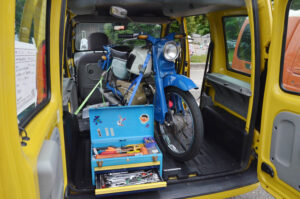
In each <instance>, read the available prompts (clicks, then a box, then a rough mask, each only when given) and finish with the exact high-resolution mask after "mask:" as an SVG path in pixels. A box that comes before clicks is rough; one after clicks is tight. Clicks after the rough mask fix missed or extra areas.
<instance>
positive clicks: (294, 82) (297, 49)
mask: <svg viewBox="0 0 300 199" xmlns="http://www.w3.org/2000/svg"><path fill="white" fill-rule="evenodd" d="M286 21H287V23H288V24H287V29H286V38H285V50H284V52H283V53H284V56H283V58H284V60H283V70H282V78H281V81H282V87H283V88H284V89H285V90H288V91H292V92H297V93H300V0H293V1H292V2H291V4H290V7H289V12H288V19H287V20H286Z"/></svg>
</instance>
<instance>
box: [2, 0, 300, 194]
mask: <svg viewBox="0 0 300 199" xmlns="http://www.w3.org/2000/svg"><path fill="white" fill-rule="evenodd" d="M111 6H119V7H122V8H125V9H126V10H127V11H128V16H130V18H131V19H132V20H126V19H125V20H124V19H123V20H121V19H117V18H114V17H112V16H111V15H110V14H109V9H110V7H111ZM299 9H300V0H280V1H279V0H276V1H269V0H257V1H255V0H245V1H243V0H233V1H223V0H210V1H206V0H189V1H182V0H173V1H170V0H164V1H161V0H157V1H153V0H139V1H137V0H123V1H118V0H110V1H104V0H95V1H88V0H68V1H66V0H3V1H2V2H1V6H0V17H1V19H2V20H1V23H0V26H1V27H0V44H1V49H0V52H1V56H0V63H1V67H0V99H1V100H0V135H1V144H0V161H1V164H0V172H1V174H0V198H3V199H17V198H26V199H35V198H53V199H58V198H70V199H72V198H94V197H95V187H94V186H93V185H92V179H91V166H90V153H91V151H90V137H89V126H88V121H87V119H84V118H82V115H83V113H82V112H80V113H79V114H77V115H76V114H74V113H75V111H76V110H77V109H78V107H79V104H81V102H82V101H83V100H84V99H85V98H86V95H87V93H89V91H90V90H91V85H93V81H94V80H95V79H93V77H91V74H94V71H93V70H86V68H87V67H86V65H87V64H95V63H96V64H97V62H98V60H99V59H100V58H101V56H102V53H103V52H102V50H101V49H98V48H91V46H95V44H97V42H102V41H99V40H94V39H92V38H90V37H89V36H90V35H91V34H92V33H95V32H102V33H105V34H106V35H107V37H108V38H109V40H110V42H117V39H116V38H115V37H114V34H113V33H114V32H113V31H114V30H115V29H114V28H112V29H106V30H109V31H106V32H105V31H104V27H112V26H113V27H115V26H119V28H122V27H123V26H125V27H126V26H127V27H130V24H131V23H133V24H139V25H140V27H141V29H143V31H146V29H148V31H156V33H157V34H158V35H159V36H161V37H163V36H165V35H166V34H167V33H169V32H170V31H172V27H174V26H173V25H172V24H173V23H177V24H178V27H179V29H178V31H179V32H180V33H182V34H185V35H188V33H187V24H186V23H187V20H186V17H188V16H194V15H205V16H206V17H207V19H208V21H209V24H210V35H211V41H212V42H211V44H210V46H209V50H208V55H207V57H208V58H207V62H206V67H205V75H204V82H203V88H202V91H201V98H200V100H199V101H198V102H199V108H200V110H201V112H202V115H203V120H204V128H205V129H204V130H205V131H204V142H203V144H202V145H201V148H200V151H199V153H198V154H197V156H196V157H195V158H194V159H192V160H189V161H187V162H184V163H182V162H178V161H176V160H174V159H172V158H171V157H168V156H167V155H165V156H164V162H163V165H164V167H163V179H164V180H165V181H166V182H167V187H166V188H165V189H163V190H159V191H152V192H143V193H139V192H134V193H131V194H129V195H125V196H117V198H145V199H146V198H192V197H197V198H227V197H232V196H236V195H240V194H243V193H246V192H249V191H252V190H254V189H256V188H257V187H258V186H259V183H260V184H261V185H262V187H263V188H264V189H265V190H266V191H267V192H269V193H271V194H272V195H273V196H275V197H276V198H300V166H299V165H300V103H299V101H300V97H299V92H298V91H299V85H298V84H297V83H298V82H299V81H298V80H299V78H300V75H299V73H297V67H293V66H291V64H297V61H293V60H288V59H285V55H286V53H291V52H293V50H292V49H289V50H288V51H286V46H298V45H289V42H299V38H300V36H296V37H290V36H287V35H289V34H293V32H290V31H289V30H290V29H289V28H288V27H289V26H293V27H294V28H293V29H294V30H296V29H297V28H298V27H300V26H299V24H290V20H288V19H289V17H292V16H295V15H297V11H299ZM245 20H248V21H249V25H248V27H247V26H246V27H245V26H243V23H244V21H245ZM294 21H296V20H294ZM291 23H292V22H291ZM241 28H243V29H244V30H243V31H244V33H245V32H247V31H248V32H247V34H243V36H241V38H239V45H238V48H237V52H236V53H234V49H235V47H236V41H237V40H238V38H237V37H238V35H239V33H240V31H241ZM103 31H104V32H103ZM294 32H295V31H294ZM244 35H245V36H244ZM286 38H293V40H287V39H286ZM179 41H180V42H181V49H182V51H181V56H180V57H179V58H178V59H177V61H176V64H177V69H178V72H179V73H181V74H185V75H187V76H189V75H190V58H189V52H188V51H189V49H188V37H187V36H186V37H184V38H182V39H179ZM295 52H298V51H297V49H295ZM234 54H236V56H237V57H238V58H239V59H240V60H245V61H247V62H243V63H246V65H247V66H246V67H247V69H248V71H247V72H245V71H244V70H238V69H239V68H243V67H237V66H234V67H233V66H232V61H233V56H234ZM289 58H291V59H295V60H297V58H298V55H297V54H295V55H294V56H290V55H289ZM290 68H294V69H295V68H296V69H295V70H294V72H293V79H292V80H291V82H289V85H292V87H289V86H286V85H287V84H285V82H284V81H285V80H284V78H283V77H285V75H286V74H285V73H291V71H290ZM249 71H250V72H249ZM85 72H86V73H85ZM82 77H84V78H82ZM199 78H201V77H199ZM90 84H91V85H90ZM295 87H296V89H295ZM297 88H298V89H297ZM97 102H99V96H97V93H95V94H94V96H92V97H91V98H90V100H89V101H88V104H89V105H93V104H95V103H97ZM159 139H160V138H159V136H157V137H156V140H157V142H159ZM128 189H129V188H128ZM127 191H130V190H127Z"/></svg>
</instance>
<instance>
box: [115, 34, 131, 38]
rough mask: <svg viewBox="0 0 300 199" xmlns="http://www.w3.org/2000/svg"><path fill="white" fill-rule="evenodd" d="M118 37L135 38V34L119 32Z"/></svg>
mask: <svg viewBox="0 0 300 199" xmlns="http://www.w3.org/2000/svg"><path fill="white" fill-rule="evenodd" d="M118 38H120V39H121V38H123V39H131V38H134V36H133V34H118Z"/></svg>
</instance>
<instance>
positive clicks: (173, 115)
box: [102, 33, 203, 161]
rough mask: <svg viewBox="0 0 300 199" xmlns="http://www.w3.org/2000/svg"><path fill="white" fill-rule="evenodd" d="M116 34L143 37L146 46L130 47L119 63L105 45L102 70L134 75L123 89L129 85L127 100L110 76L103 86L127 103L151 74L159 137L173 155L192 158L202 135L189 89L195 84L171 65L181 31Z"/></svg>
mask: <svg viewBox="0 0 300 199" xmlns="http://www.w3.org/2000/svg"><path fill="white" fill-rule="evenodd" d="M118 36H119V38H123V39H144V40H146V41H147V47H143V48H141V47H137V48H134V49H133V50H132V51H131V53H130V55H129V56H128V57H127V58H126V60H125V62H124V63H123V64H122V61H120V60H122V59H119V57H118V56H114V55H112V54H114V53H112V48H111V47H109V46H106V47H105V49H106V50H107V55H106V58H105V60H103V62H102V68H103V69H104V70H111V73H112V74H113V76H114V78H117V79H126V80H128V79H129V76H130V75H132V74H133V75H134V76H135V78H134V79H133V80H132V81H131V85H130V86H129V88H128V89H127V91H129V90H130V89H131V88H133V92H132V94H131V97H130V99H129V101H126V99H125V98H124V95H122V93H121V92H120V91H119V90H118V88H117V87H116V86H112V85H111V84H110V83H111V82H110V78H108V81H106V84H105V85H106V89H109V90H111V92H113V94H114V95H115V96H116V97H117V99H120V100H122V101H123V105H131V104H132V101H133V99H134V97H135V93H136V91H137V89H138V87H139V86H140V83H141V81H142V80H143V78H144V77H145V76H148V77H149V76H151V75H152V77H153V79H154V83H155V85H154V86H155V92H154V98H153V104H154V114H155V121H156V126H157V131H158V135H159V137H160V138H161V139H160V140H161V141H162V143H163V145H164V148H165V149H166V151H167V152H168V153H169V154H170V155H171V156H173V157H174V158H175V159H177V160H180V161H186V160H189V159H191V158H193V157H194V156H195V155H196V154H197V153H198V151H199V147H200V145H201V141H202V139H203V121H202V115H201V112H200V109H199V107H198V105H197V103H196V101H195V98H194V97H193V96H192V95H191V94H190V92H189V90H191V89H195V88H197V86H196V85H195V83H194V82H193V81H192V80H191V79H189V78H187V77H186V76H183V75H180V74H177V73H176V69H175V60H176V59H177V57H178V55H179V53H180V47H179V45H178V44H177V43H176V42H175V38H182V37H183V35H176V34H175V33H171V34H169V35H167V36H166V37H164V38H154V37H152V36H151V35H144V34H138V33H135V34H119V35H118ZM126 93H127V92H126ZM126 93H125V94H126Z"/></svg>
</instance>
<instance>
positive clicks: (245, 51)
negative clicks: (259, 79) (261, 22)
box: [223, 16, 251, 75]
mask: <svg viewBox="0 0 300 199" xmlns="http://www.w3.org/2000/svg"><path fill="white" fill-rule="evenodd" d="M223 26H224V33H225V45H226V58H227V69H228V70H231V71H235V72H239V73H242V74H246V75H250V73H251V33H250V25H249V20H248V17H247V16H231V17H224V18H223Z"/></svg>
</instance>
